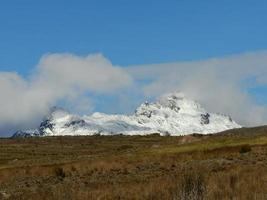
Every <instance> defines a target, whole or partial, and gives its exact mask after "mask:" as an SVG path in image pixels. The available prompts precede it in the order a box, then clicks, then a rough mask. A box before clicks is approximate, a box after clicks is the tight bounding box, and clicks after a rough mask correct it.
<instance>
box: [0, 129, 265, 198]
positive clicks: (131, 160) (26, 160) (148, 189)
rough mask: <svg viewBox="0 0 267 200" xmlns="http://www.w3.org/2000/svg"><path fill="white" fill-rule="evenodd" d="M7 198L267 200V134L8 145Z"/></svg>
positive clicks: (3, 187)
mask: <svg viewBox="0 0 267 200" xmlns="http://www.w3.org/2000/svg"><path fill="white" fill-rule="evenodd" d="M0 199H25V200H30V199H34V200H43V199H49V200H50V199H53V200H54V199H55V200H58V199H64V200H65V199H66V200H72V199H167V200H168V199H171V200H176V199H184V200H185V199H188V200H189V199H190V200H193V199H194V200H196V199H210V200H213V199H215V200H216V199H251V200H254V199H267V127H257V128H242V129H236V130H230V131H226V132H223V133H219V134H216V135H205V136H204V135H189V136H179V137H170V136H165V137H161V136H159V135H156V134H155V135H151V136H88V137H77V136H76V137H45V138H44V137H43V138H13V139H4V138H3V139H0Z"/></svg>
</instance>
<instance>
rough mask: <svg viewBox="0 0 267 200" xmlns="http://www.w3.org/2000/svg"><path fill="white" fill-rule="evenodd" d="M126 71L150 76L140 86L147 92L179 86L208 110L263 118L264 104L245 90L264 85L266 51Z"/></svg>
mask: <svg viewBox="0 0 267 200" xmlns="http://www.w3.org/2000/svg"><path fill="white" fill-rule="evenodd" d="M128 72H129V73H130V74H132V76H133V77H134V78H135V79H136V80H150V83H149V84H145V85H144V86H143V88H142V89H143V91H144V94H146V95H147V96H151V95H154V96H159V95H160V94H163V93H165V92H170V91H175V90H179V91H183V92H184V93H186V95H187V96H189V97H190V98H193V99H195V100H197V101H200V102H201V103H202V104H204V106H205V107H206V108H207V109H208V110H210V111H213V112H220V113H226V114H230V115H231V116H232V117H233V118H234V119H236V120H237V121H238V122H240V123H241V124H243V125H247V126H253V125H254V126H255V125H260V124H266V122H267V108H266V106H259V105H257V104H256V103H255V102H254V101H253V99H252V97H251V95H249V93H248V92H247V89H248V88H249V87H257V86H260V85H265V86H267V76H265V75H266V74H267V52H266V51H262V52H255V53H247V54H241V55H236V56H229V57H225V58H216V59H208V60H205V61H196V62H177V63H165V64H152V65H143V66H132V67H130V68H129V69H128ZM250 79H251V80H252V81H249V80H250ZM254 79H255V80H254Z"/></svg>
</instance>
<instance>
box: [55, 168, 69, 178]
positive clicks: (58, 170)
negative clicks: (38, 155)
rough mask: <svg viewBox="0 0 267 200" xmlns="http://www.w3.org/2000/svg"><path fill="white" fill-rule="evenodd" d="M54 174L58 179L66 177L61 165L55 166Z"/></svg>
mask: <svg viewBox="0 0 267 200" xmlns="http://www.w3.org/2000/svg"><path fill="white" fill-rule="evenodd" d="M55 174H56V176H57V177H59V178H60V179H64V178H65V177H66V173H65V171H64V169H63V168H62V167H57V168H56V169H55Z"/></svg>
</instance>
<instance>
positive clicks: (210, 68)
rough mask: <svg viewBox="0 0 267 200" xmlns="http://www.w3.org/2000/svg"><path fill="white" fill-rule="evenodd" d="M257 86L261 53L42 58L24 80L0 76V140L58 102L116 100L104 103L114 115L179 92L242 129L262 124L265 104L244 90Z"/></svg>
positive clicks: (265, 71) (264, 59) (266, 119)
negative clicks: (147, 61) (126, 61)
mask: <svg viewBox="0 0 267 200" xmlns="http://www.w3.org/2000/svg"><path fill="white" fill-rule="evenodd" d="M258 87H262V88H265V89H266V91H267V51H260V52H254V53H246V54H240V55H235V56H228V57H225V58H212V59H208V60H203V61H194V62H176V63H163V64H151V65H139V66H128V67H120V66H114V65H113V64H112V63H111V62H110V61H109V60H108V59H107V58H105V57H104V56H102V55H101V54H94V55H88V56H84V57H82V56H77V55H73V54H47V55H44V56H43V57H42V58H41V59H40V61H39V63H38V65H37V66H36V68H35V69H34V70H33V72H32V74H31V75H30V76H29V77H22V76H20V75H19V74H17V73H16V72H0V92H1V98H0V136H1V135H2V136H3V135H5V134H6V133H7V132H9V131H10V130H12V131H14V130H16V129H21V128H28V127H33V126H35V125H37V124H38V123H39V122H40V120H41V118H42V117H43V116H44V115H45V114H46V113H47V112H48V110H49V108H50V107H52V106H54V105H57V104H58V103H59V102H62V101H63V102H64V103H65V104H67V105H68V106H69V107H72V108H73V110H77V111H80V110H81V111H88V112H89V111H92V110H94V103H93V102H94V101H93V96H97V95H100V96H101V95H106V96H117V97H118V99H119V101H121V102H116V101H115V102H114V101H112V102H106V104H107V105H108V106H109V107H112V108H113V109H112V110H113V111H116V108H118V109H119V107H121V108H125V107H127V106H126V105H128V104H129V105H133V104H134V102H137V101H138V102H139V101H140V100H141V99H145V98H149V99H150V98H151V97H152V98H153V97H157V96H160V95H162V94H164V93H166V92H172V91H182V92H184V93H185V94H186V96H188V97H190V98H192V99H195V100H197V101H199V102H200V103H201V104H203V106H204V107H206V108H207V110H209V111H211V112H220V113H226V114H230V115H231V116H232V117H233V118H234V119H235V120H236V121H237V122H239V123H241V124H242V125H245V126H256V125H261V124H267V106H266V105H267V104H266V105H259V104H257V103H256V101H255V97H254V96H253V94H252V93H250V92H249V91H250V90H253V89H255V90H256V89H257V88H258ZM118 105H121V106H118ZM114 108H115V109H114ZM96 111H97V110H96Z"/></svg>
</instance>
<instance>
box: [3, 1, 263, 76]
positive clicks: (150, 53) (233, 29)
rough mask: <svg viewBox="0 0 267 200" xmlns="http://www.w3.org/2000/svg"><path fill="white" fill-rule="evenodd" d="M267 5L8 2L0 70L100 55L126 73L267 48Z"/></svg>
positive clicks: (5, 3) (27, 68)
mask: <svg viewBox="0 0 267 200" xmlns="http://www.w3.org/2000/svg"><path fill="white" fill-rule="evenodd" d="M266 36H267V1H266V0H234V1H233V0H220V1H219V0H204V1H199V0H164V1H163V0H161V1H159V0H153V1H152V0H142V1H141V0H135V1H126V0H112V1H110V0H105V1H104V0H45V1H37V0H23V1H22V0H3V1H1V2H0V45H1V48H0V70H1V71H17V72H19V73H21V74H24V75H25V74H27V73H29V72H30V70H31V69H32V68H33V67H34V66H35V65H36V64H37V63H38V60H39V58H40V57H41V56H42V55H43V54H45V53H48V52H51V53H54V52H71V53H75V54H79V55H86V54H89V53H95V52H101V53H103V54H104V55H105V56H106V57H107V58H109V59H110V60H111V61H112V62H113V63H114V64H118V65H121V66H127V65H135V64H145V63H160V62H170V61H180V60H199V59H205V58H209V57H220V56H225V55H230V54H236V53H242V52H247V51H255V50H261V49H267V39H266Z"/></svg>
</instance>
